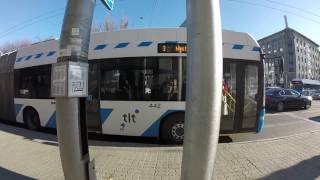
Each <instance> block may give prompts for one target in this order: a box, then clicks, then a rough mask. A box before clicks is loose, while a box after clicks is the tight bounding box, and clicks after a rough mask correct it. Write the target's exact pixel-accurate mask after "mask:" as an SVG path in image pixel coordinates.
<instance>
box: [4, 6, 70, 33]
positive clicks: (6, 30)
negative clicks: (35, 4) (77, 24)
mask: <svg viewBox="0 0 320 180" xmlns="http://www.w3.org/2000/svg"><path fill="white" fill-rule="evenodd" d="M63 10H64V8H58V9H54V10H52V11H49V12H46V13H43V14H40V15H37V16H35V17H32V18H30V19H27V20H25V21H22V22H19V23H17V24H15V25H13V26H11V27H9V28H7V29H5V30H4V31H2V32H0V37H1V36H2V35H4V34H7V33H9V32H10V33H11V32H15V29H20V28H21V27H24V26H25V25H26V24H30V23H32V22H34V21H38V20H39V19H43V18H46V17H47V16H48V15H52V14H56V13H57V12H59V13H60V12H61V13H62V12H63Z"/></svg>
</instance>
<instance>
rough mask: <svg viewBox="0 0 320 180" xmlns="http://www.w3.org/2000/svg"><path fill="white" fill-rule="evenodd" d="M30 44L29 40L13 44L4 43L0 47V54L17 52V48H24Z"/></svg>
mask: <svg viewBox="0 0 320 180" xmlns="http://www.w3.org/2000/svg"><path fill="white" fill-rule="evenodd" d="M30 44H32V41H31V40H28V39H24V40H17V41H13V42H6V43H4V44H3V45H1V46H0V51H1V52H2V53H7V52H10V51H14V50H17V49H19V48H22V47H25V46H28V45H30Z"/></svg>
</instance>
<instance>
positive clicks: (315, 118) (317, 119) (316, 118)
mask: <svg viewBox="0 0 320 180" xmlns="http://www.w3.org/2000/svg"><path fill="white" fill-rule="evenodd" d="M309 119H310V120H312V121H315V122H320V116H315V117H311V118H309Z"/></svg>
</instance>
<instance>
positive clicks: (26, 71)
mask: <svg viewBox="0 0 320 180" xmlns="http://www.w3.org/2000/svg"><path fill="white" fill-rule="evenodd" d="M186 37H187V36H186V28H160V29H141V30H121V31H117V32H101V33H95V34H93V35H92V37H91V43H90V50H89V84H88V91H89V96H88V97H87V100H86V112H87V126H88V130H89V131H93V132H97V133H102V134H110V135H124V136H143V137H158V138H160V139H161V140H163V141H164V142H166V143H182V141H183V137H184V111H185V98H186V63H187V62H186V61H187V60H186V55H187V54H186V53H187V44H186V43H187V42H186V40H187V39H186ZM57 55H58V40H56V39H53V40H48V41H44V42H39V43H36V44H33V45H30V46H29V47H26V48H22V49H19V50H18V51H16V52H11V53H7V54H4V55H2V56H1V60H0V93H1V96H0V107H1V108H0V118H1V119H3V120H8V121H15V122H19V123H24V124H25V125H26V126H27V127H28V128H30V129H38V128H40V127H47V128H56V107H55V106H56V105H55V99H54V98H51V97H50V86H51V83H50V81H51V68H52V64H54V63H56V60H57ZM223 56H224V60H223V80H221V83H223V87H224V88H223V89H222V90H221V95H222V96H223V98H222V99H223V101H222V102H221V103H222V109H221V113H222V116H221V133H241V132H259V131H260V130H261V128H262V124H263V120H264V77H263V74H264V72H263V67H264V66H263V58H262V52H261V49H260V47H259V45H258V43H257V42H256V40H255V39H254V38H252V37H251V36H250V35H248V34H247V33H240V32H234V31H226V30H224V31H223ZM197 61H201V59H197ZM194 88H196V87H194Z"/></svg>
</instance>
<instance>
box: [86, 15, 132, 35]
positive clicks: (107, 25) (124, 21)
mask: <svg viewBox="0 0 320 180" xmlns="http://www.w3.org/2000/svg"><path fill="white" fill-rule="evenodd" d="M128 26H129V20H128V18H127V17H122V18H121V19H120V22H119V23H117V22H116V20H114V18H113V17H111V16H106V18H105V20H104V22H103V23H96V24H94V25H92V28H91V31H92V32H106V31H117V30H119V29H128Z"/></svg>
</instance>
